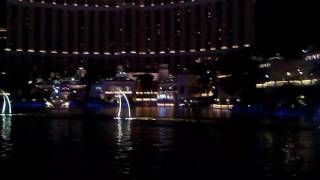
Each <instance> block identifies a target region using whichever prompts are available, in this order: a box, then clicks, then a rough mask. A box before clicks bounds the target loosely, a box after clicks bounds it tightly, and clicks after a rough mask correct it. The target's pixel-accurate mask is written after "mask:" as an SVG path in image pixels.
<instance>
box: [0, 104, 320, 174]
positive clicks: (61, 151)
mask: <svg viewBox="0 0 320 180" xmlns="http://www.w3.org/2000/svg"><path fill="white" fill-rule="evenodd" d="M148 111H150V110H141V111H140V112H141V114H142V115H145V114H147V113H148ZM156 112H157V113H159V111H158V110H156ZM136 113H137V112H136V110H135V114H136ZM149 113H151V114H152V113H155V112H149ZM205 113H207V112H205ZM205 113H196V115H199V116H198V117H197V116H194V115H193V114H192V115H190V117H189V118H188V119H185V120H183V119H184V118H177V119H174V118H173V116H175V114H174V113H173V114H172V117H171V118H168V117H169V115H168V116H164V117H159V118H153V119H151V120H147V119H145V118H142V119H139V118H138V119H135V120H124V119H122V120H117V119H114V118H112V117H109V116H104V115H89V114H83V115H81V114H80V115H79V114H78V115H72V116H68V114H66V115H65V116H63V115H57V116H53V115H52V114H51V115H46V114H33V115H19V116H0V118H1V119H0V120H1V121H0V178H1V179H59V180H61V179H103V180H106V179H115V180H118V179H119V180H158V179H177V180H183V179H190V180H191V179H192V180H195V179H200V180H202V179H204V180H207V179H252V180H257V179H259V180H260V179H319V178H320V129H319V128H318V127H317V126H316V125H310V126H305V125H301V121H299V120H291V119H260V118H253V117H251V118H245V117H235V116H232V115H231V114H225V113H222V114H220V115H217V114H215V113H212V114H211V115H213V114H215V115H213V116H212V117H210V118H208V119H206V118H204V117H205V116H208V114H205ZM53 114H54V113H53ZM62 114H63V113H62ZM147 115H148V114H147ZM200 115H202V116H200ZM209 115H210V113H209ZM170 116H171V115H170ZM221 116H222V117H221ZM166 118H167V119H166ZM20 176H22V177H20ZM18 177H19V178H18Z"/></svg>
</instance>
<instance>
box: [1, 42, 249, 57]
mask: <svg viewBox="0 0 320 180" xmlns="http://www.w3.org/2000/svg"><path fill="white" fill-rule="evenodd" d="M243 47H250V44H245V45H244V46H243ZM232 48H233V49H236V48H240V47H239V46H238V45H234V46H233V47H232ZM221 49H229V48H228V47H222V48H221ZM4 50H5V51H6V52H14V51H15V52H28V53H42V54H46V53H50V54H64V55H68V54H70V55H71V54H73V55H79V54H82V55H123V54H133V55H134V54H139V55H148V54H150V55H154V54H176V53H197V52H199V51H196V50H194V49H191V50H190V51H189V52H186V51H184V50H181V51H175V50H170V51H169V52H166V51H161V52H160V53H155V52H154V51H151V52H148V51H147V52H144V51H143V52H136V51H131V52H125V51H121V52H114V53H111V52H104V53H100V52H89V51H84V52H79V51H73V52H72V53H71V52H68V51H57V50H51V51H46V50H39V51H36V50H34V49H28V50H26V51H25V50H23V49H20V48H19V49H11V48H5V49H4ZM214 50H216V49H215V48H212V49H210V50H206V49H204V48H201V50H200V52H209V51H214Z"/></svg>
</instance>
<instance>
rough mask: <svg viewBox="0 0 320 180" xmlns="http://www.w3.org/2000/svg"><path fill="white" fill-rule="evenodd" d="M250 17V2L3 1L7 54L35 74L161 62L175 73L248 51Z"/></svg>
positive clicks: (138, 67) (130, 67) (137, 67)
mask: <svg viewBox="0 0 320 180" xmlns="http://www.w3.org/2000/svg"><path fill="white" fill-rule="evenodd" d="M253 17H254V0H7V29H8V38H7V42H6V47H5V51H6V54H7V56H8V59H10V61H22V62H24V64H23V65H21V66H22V67H23V68H28V67H29V69H30V68H31V69H32V70H33V71H34V72H38V73H46V72H50V71H68V70H72V69H74V68H77V67H79V66H87V67H88V68H89V69H90V67H91V68H93V69H96V71H97V72H100V71H101V73H103V72H105V71H108V70H110V71H111V70H113V69H115V68H114V67H115V66H116V65H119V64H121V65H125V67H126V68H127V69H128V70H132V71H140V70H142V68H144V67H151V68H152V67H157V65H158V64H159V63H167V64H169V66H170V69H171V70H173V71H174V69H175V68H176V67H177V66H187V65H190V64H192V61H193V60H194V59H195V58H199V57H210V56H216V55H217V54H219V53H225V52H229V51H233V50H236V49H241V48H246V47H250V46H251V45H252V43H253V37H254V22H253V21H254V18H253ZM31 62H32V63H31ZM41 71H43V72H41ZM28 72H29V71H28Z"/></svg>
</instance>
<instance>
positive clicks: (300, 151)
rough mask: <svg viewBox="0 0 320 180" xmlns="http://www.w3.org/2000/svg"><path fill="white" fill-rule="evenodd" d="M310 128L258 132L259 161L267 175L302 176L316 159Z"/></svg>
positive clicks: (308, 170) (310, 168)
mask: <svg viewBox="0 0 320 180" xmlns="http://www.w3.org/2000/svg"><path fill="white" fill-rule="evenodd" d="M313 136H314V134H313V133H312V131H310V130H301V131H294V132H293V131H292V130H291V131H289V130H288V131H271V130H268V131H263V132H261V133H259V136H258V139H259V146H260V148H259V149H260V150H261V151H260V152H261V154H260V155H261V158H262V159H261V163H262V164H263V166H264V167H263V168H264V170H265V173H266V174H268V175H270V176H271V175H273V176H274V175H279V174H276V173H281V175H286V176H302V175H304V174H307V173H310V172H311V171H312V170H313V169H312V167H313V165H314V164H315V163H316V161H317V156H316V151H315V150H316V149H317V147H316V146H315V142H314V141H315V137H313Z"/></svg>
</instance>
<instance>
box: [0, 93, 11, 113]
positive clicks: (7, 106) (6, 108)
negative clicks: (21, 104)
mask: <svg viewBox="0 0 320 180" xmlns="http://www.w3.org/2000/svg"><path fill="white" fill-rule="evenodd" d="M0 92H1V93H0V95H1V96H2V99H3V103H2V108H1V114H0V115H11V114H12V110H11V102H10V99H9V96H8V95H9V94H8V93H6V92H5V91H3V90H1V91H0Z"/></svg>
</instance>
